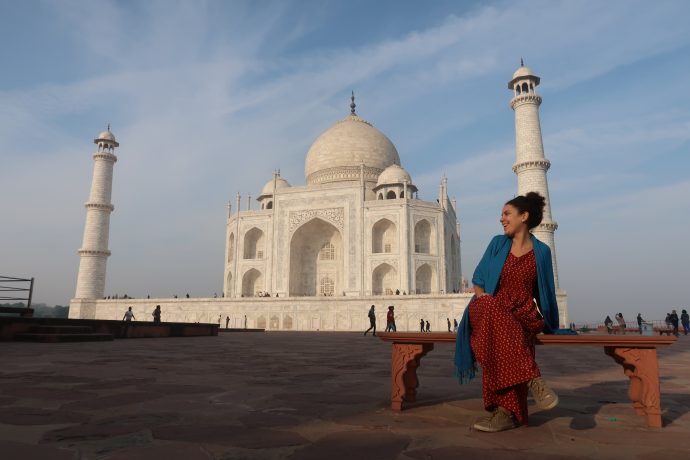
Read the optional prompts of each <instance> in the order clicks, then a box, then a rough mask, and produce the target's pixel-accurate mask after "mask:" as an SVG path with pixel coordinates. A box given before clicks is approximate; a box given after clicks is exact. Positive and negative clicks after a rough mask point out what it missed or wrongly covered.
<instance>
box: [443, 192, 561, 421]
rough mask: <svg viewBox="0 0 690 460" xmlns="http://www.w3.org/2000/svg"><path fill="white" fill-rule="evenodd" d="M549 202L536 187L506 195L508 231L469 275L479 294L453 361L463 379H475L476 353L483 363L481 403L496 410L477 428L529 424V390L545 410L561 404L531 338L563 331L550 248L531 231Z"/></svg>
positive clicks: (497, 238)
mask: <svg viewBox="0 0 690 460" xmlns="http://www.w3.org/2000/svg"><path fill="white" fill-rule="evenodd" d="M544 205H545V199H544V197H542V196H541V195H539V194H538V193H535V192H530V193H528V194H527V195H525V196H522V195H521V196H517V197H515V198H514V199H512V200H510V201H508V202H507V203H506V204H505V206H504V207H503V212H502V214H501V224H502V225H503V232H504V234H503V235H498V236H495V237H494V238H493V239H492V240H491V243H489V247H488V248H487V249H486V252H485V253H484V256H483V257H482V259H481V261H480V262H479V265H478V266H477V268H476V270H475V272H474V276H473V277H472V283H473V284H474V292H475V296H474V297H473V298H472V300H471V301H470V304H469V305H468V307H467V308H466V309H465V313H464V315H463V318H462V321H461V323H460V327H459V328H458V338H457V341H456V343H457V349H456V353H455V365H456V367H457V371H458V376H459V379H460V382H461V383H465V382H467V381H469V380H470V379H471V378H472V377H474V372H475V369H476V362H475V358H476V361H478V362H479V364H480V365H481V367H482V372H483V386H482V393H483V397H484V408H485V409H486V410H487V411H490V412H491V415H490V416H488V417H484V418H482V419H480V420H478V421H477V422H476V423H475V424H474V428H475V429H477V430H480V431H488V432H495V431H503V430H509V429H511V428H516V427H518V426H520V425H526V424H527V392H528V389H531V390H532V394H533V396H534V399H535V401H536V403H537V406H539V407H540V408H542V409H551V408H553V407H555V406H556V404H558V396H556V394H555V393H554V392H553V391H552V390H551V389H549V388H548V387H547V386H546V384H545V383H544V380H543V379H542V378H541V374H540V372H539V367H538V366H537V363H536V362H535V360H534V336H535V335H536V334H538V333H540V332H545V333H552V332H553V331H555V330H556V329H558V305H557V303H556V290H555V286H554V276H553V267H552V263H551V250H550V249H549V247H548V246H547V245H546V244H544V243H542V242H541V241H539V240H538V239H536V238H535V237H534V235H532V234H530V230H531V229H533V228H535V227H536V226H538V225H539V224H540V223H541V221H542V216H543V211H544ZM535 299H536V300H537V302H538V304H539V307H540V309H539V308H538V307H537V305H536V304H535Z"/></svg>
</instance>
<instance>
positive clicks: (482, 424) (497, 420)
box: [472, 409, 520, 433]
mask: <svg viewBox="0 0 690 460" xmlns="http://www.w3.org/2000/svg"><path fill="white" fill-rule="evenodd" d="M472 426H473V427H474V429H475V430H479V431H485V432H487V433H495V432H497V431H505V430H512V429H513V428H517V427H518V426H520V425H519V424H518V423H517V421H515V417H513V416H512V415H510V414H506V413H505V412H503V411H502V410H500V409H496V410H494V412H493V414H491V415H490V416H488V417H482V418H480V419H479V420H477V421H476V422H475V423H474V425H472Z"/></svg>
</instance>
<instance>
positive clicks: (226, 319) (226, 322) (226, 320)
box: [225, 316, 230, 329]
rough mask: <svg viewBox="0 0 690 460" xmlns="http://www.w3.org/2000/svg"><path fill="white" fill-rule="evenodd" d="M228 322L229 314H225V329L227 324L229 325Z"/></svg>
mask: <svg viewBox="0 0 690 460" xmlns="http://www.w3.org/2000/svg"><path fill="white" fill-rule="evenodd" d="M229 324H230V317H229V316H226V317H225V329H227V328H228V325H229Z"/></svg>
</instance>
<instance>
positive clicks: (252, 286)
mask: <svg viewBox="0 0 690 460" xmlns="http://www.w3.org/2000/svg"><path fill="white" fill-rule="evenodd" d="M263 290H264V277H263V275H262V274H261V272H260V271H259V270H257V269H256V268H250V269H249V270H247V272H246V273H245V274H244V276H243V277H242V295H243V296H244V297H254V296H255V295H256V293H257V292H258V291H263Z"/></svg>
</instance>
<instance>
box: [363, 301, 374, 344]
mask: <svg viewBox="0 0 690 460" xmlns="http://www.w3.org/2000/svg"><path fill="white" fill-rule="evenodd" d="M375 308H376V307H374V306H373V305H372V306H371V308H370V309H369V314H368V315H367V316H369V329H367V330H366V331H364V335H367V332H369V331H370V330H372V329H373V330H374V333H373V334H372V335H373V336H376V311H375Z"/></svg>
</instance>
